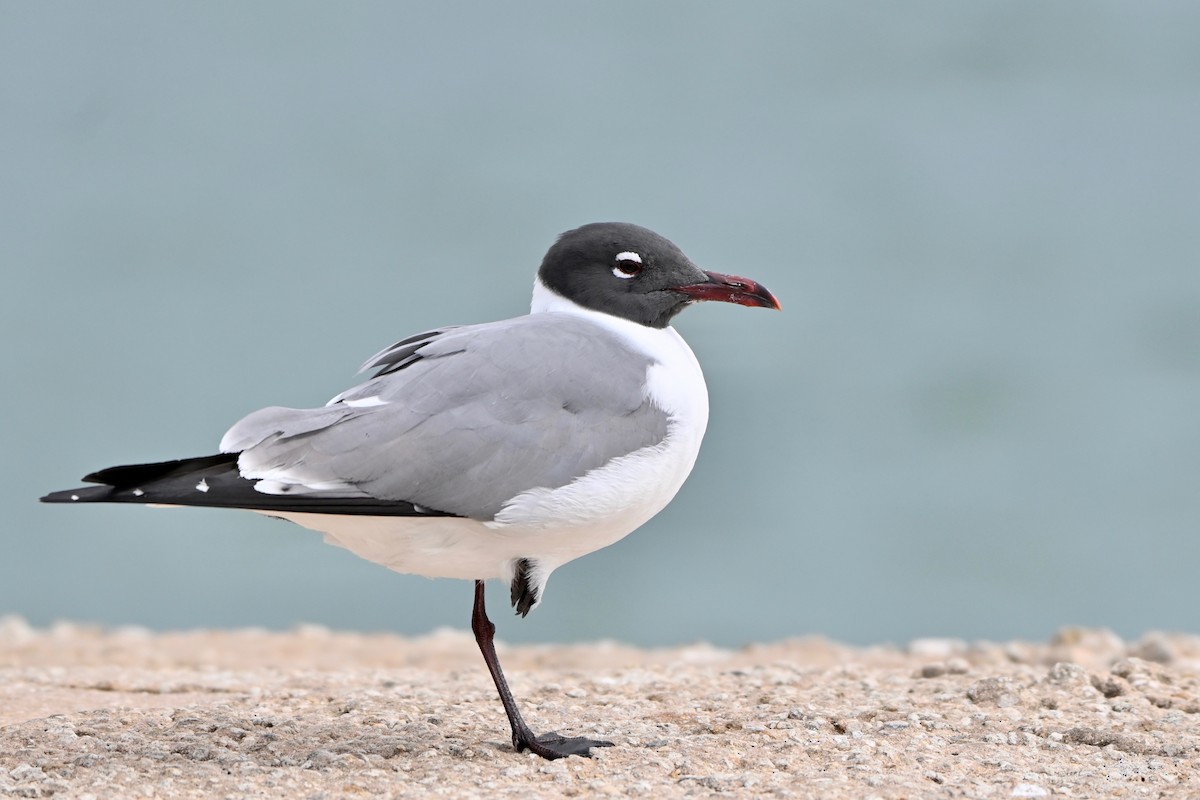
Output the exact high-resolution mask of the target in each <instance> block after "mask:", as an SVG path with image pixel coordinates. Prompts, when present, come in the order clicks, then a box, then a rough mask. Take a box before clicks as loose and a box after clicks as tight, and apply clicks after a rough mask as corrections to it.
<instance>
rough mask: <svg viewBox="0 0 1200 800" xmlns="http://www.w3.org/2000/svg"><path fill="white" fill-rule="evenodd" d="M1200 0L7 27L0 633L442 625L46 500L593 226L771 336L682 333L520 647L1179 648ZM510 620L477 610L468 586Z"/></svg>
mask: <svg viewBox="0 0 1200 800" xmlns="http://www.w3.org/2000/svg"><path fill="white" fill-rule="evenodd" d="M1198 31H1200V5H1197V4H1195V3H1190V2H1153V1H1151V2H1137V3H1120V2H1098V1H1097V0H1087V1H1086V2H1083V1H1080V2H1061V3H1054V4H1047V3H1042V2H1032V1H1017V2H1010V1H1007V0H1006V1H1005V2H999V1H996V0H993V1H991V2H979V3H969V4H967V3H959V2H915V3H904V4H898V3H885V2H822V3H801V2H778V3H692V2H665V3H635V2H606V3H591V4H565V3H553V2H534V3H505V4H483V3H461V2H452V3H403V4H400V3H396V4H391V3H370V2H358V3H353V4H341V3H327V4H316V3H301V4H293V3H282V2H264V3H236V2H226V3H192V4H187V3H149V2H147V3H120V2H115V3H75V2H64V3H42V2H9V3H5V4H3V5H0V270H2V275H3V284H2V289H0V359H2V360H0V369H2V370H3V373H2V374H3V376H4V383H5V388H4V391H3V392H0V420H3V422H2V429H0V437H2V438H0V447H2V454H3V458H2V459H0V508H2V509H3V519H2V522H0V613H16V614H21V615H23V616H25V617H26V618H27V619H29V620H30V621H32V622H34V623H36V624H39V625H43V624H48V623H50V622H52V621H53V620H55V619H60V618H67V619H72V620H82V621H95V622H101V623H105V624H140V625H147V626H151V627H154V628H179V627H191V626H242V625H257V626H268V627H287V626H290V625H293V624H296V623H299V622H314V623H321V624H326V625H331V626H336V627H344V628H354V629H363V630H376V629H386V630H397V631H401V632H406V633H419V632H423V631H427V630H430V629H431V628H434V627H437V626H442V625H453V626H456V627H465V626H466V624H467V621H468V613H469V610H470V603H471V592H470V587H469V586H468V585H467V584H465V583H462V582H455V581H428V580H425V579H423V578H417V577H408V576H399V575H395V574H392V573H389V572H388V571H386V570H385V569H383V568H381V567H378V566H375V565H373V564H369V563H366V562H362V561H359V560H357V559H356V558H354V557H353V556H351V555H350V554H348V553H346V552H344V551H341V550H337V549H334V548H331V547H329V546H327V545H324V544H322V543H321V541H320V538H319V536H317V535H316V534H313V533H311V532H308V531H305V530H303V529H300V528H295V527H292V526H288V525H285V524H282V523H278V522H275V521H271V520H265V519H260V518H258V517H255V516H252V515H242V514H238V513H236V512H221V511H193V510H182V511H167V510H145V509H140V508H128V507H117V508H114V507H89V508H64V507H61V506H55V507H50V506H42V505H39V504H38V503H37V502H36V498H37V497H38V496H39V495H41V494H43V493H44V492H46V491H49V490H52V489H60V488H68V487H71V486H74V485H77V479H78V478H79V477H80V476H81V475H83V474H84V473H85V472H88V471H90V470H92V469H96V468H100V467H104V466H109V465H111V464H115V463H126V462H132V461H143V460H156V459H165V458H172V457H178V456H183V455H200V454H206V453H209V452H212V451H214V449H215V446H216V443H217V441H218V439H219V438H220V435H221V434H222V432H223V431H224V430H225V428H226V427H227V426H228V425H229V424H231V423H232V422H233V421H235V420H236V419H238V418H239V417H240V416H242V415H243V414H245V413H247V412H249V411H251V410H253V409H255V408H258V407H261V406H264V405H277V404H281V405H309V404H320V403H323V402H324V401H325V400H326V399H328V398H329V397H330V396H332V395H333V394H335V393H337V392H338V391H340V390H341V389H342V388H344V387H346V386H348V385H349V384H350V382H351V381H353V380H354V379H355V378H354V370H355V369H356V368H357V366H358V364H360V363H361V361H362V360H363V359H365V358H366V357H367V356H369V355H370V354H371V353H373V352H375V351H376V350H377V349H379V348H380V347H382V346H384V345H386V344H388V343H390V342H392V341H395V340H396V339H398V338H401V337H403V336H405V335H407V334H410V333H413V332H417V331H421V330H424V329H427V328H430V327H433V326H436V325H441V324H446V323H460V322H473V321H483V320H488V319H497V318H502V317H506V316H512V315H515V314H519V313H523V312H524V310H525V309H526V308H527V304H528V296H529V289H530V284H531V280H532V275H533V271H534V269H535V268H536V265H537V263H538V262H539V260H540V258H541V255H542V253H543V252H544V250H545V248H546V247H547V246H548V245H549V243H550V242H551V241H552V239H553V237H554V236H555V235H557V234H558V233H559V232H561V231H563V230H566V229H568V228H571V227H574V226H576V225H578V224H581V223H584V222H588V221H594V220H607V219H618V220H628V221H633V222H638V223H640V224H643V225H646V226H648V227H651V228H654V229H656V230H658V231H660V232H661V233H663V234H665V235H667V236H669V237H671V238H672V239H674V240H675V241H676V242H678V243H679V244H680V245H681V246H682V247H683V248H684V250H685V251H686V252H688V253H689V254H690V255H691V256H692V257H693V258H694V259H695V260H696V261H697V262H699V263H701V264H703V265H704V266H706V267H707V268H709V269H716V270H720V271H724V272H733V273H739V274H744V275H748V276H751V277H753V278H756V279H758V280H760V281H762V282H763V283H764V284H765V285H767V286H768V287H770V288H771V289H772V290H774V291H775V292H776V293H777V294H778V295H779V297H780V298H781V299H782V301H783V304H784V309H785V310H784V313H782V314H768V313H766V312H762V311H751V310H747V309H741V308H734V307H723V306H722V307H702V308H698V309H694V310H690V311H689V312H687V313H686V314H685V315H684V316H683V317H681V318H680V320H679V322H678V327H679V329H680V330H681V332H682V333H683V334H684V335H685V336H686V337H687V338H688V340H689V342H690V343H691V344H692V347H693V349H694V350H695V351H696V352H697V354H698V356H699V358H700V361H701V363H702V364H703V365H704V368H705V371H706V374H707V377H708V382H709V386H710V390H711V393H712V418H711V421H710V425H709V435H708V438H707V440H706V444H705V447H704V450H703V451H702V453H701V457H700V461H699V463H698V465H697V467H696V470H695V472H694V473H693V475H692V478H691V480H690V481H689V483H688V484H687V485H686V486H685V487H684V489H683V491H682V492H681V493H680V495H679V497H678V498H677V499H676V502H675V503H674V504H673V505H671V506H670V507H669V508H668V509H667V510H666V511H665V512H663V513H662V514H661V515H660V516H659V517H658V518H656V519H655V520H653V521H652V522H651V523H650V524H648V525H646V526H645V527H644V528H643V529H642V530H640V531H639V532H637V533H636V534H634V535H633V536H631V537H629V538H627V539H626V540H624V541H622V542H621V543H619V544H618V545H616V546H614V547H612V548H609V549H608V550H605V551H602V552H599V553H596V554H593V555H591V556H589V557H587V558H585V559H582V560H579V561H577V562H574V563H572V564H570V565H568V566H566V567H564V568H562V569H560V570H559V571H557V572H556V573H555V575H554V577H553V578H552V579H551V582H550V585H549V589H548V592H547V596H546V601H545V603H544V604H543V605H542V606H541V607H540V608H539V609H538V610H537V611H535V612H534V613H533V614H532V615H531V616H530V617H529V619H527V620H523V621H516V620H508V619H501V621H500V635H501V636H502V637H503V638H506V639H508V640H516V641H530V640H534V641H571V640H586V639H595V638H616V639H622V640H627V641H631V642H636V643H642V644H648V645H665V644H671V643H676V642H687V641H692V640H696V639H706V640H709V641H714V642H716V643H719V644H725V645H737V644H740V643H743V642H746V641H751V640H759V639H776V638H781V637H787V636H795V635H803V634H809V633H818V634H825V635H828V636H832V637H835V638H838V639H843V640H848V641H852V642H877V641H903V640H906V639H908V638H910V637H916V636H961V637H965V638H980V637H987V638H993V639H1004V638H1009V637H1026V638H1040V637H1044V636H1046V635H1048V634H1049V633H1050V632H1052V631H1054V630H1055V629H1057V628H1059V627H1061V626H1064V625H1090V626H1106V627H1110V628H1112V629H1114V630H1115V631H1117V632H1118V633H1120V634H1122V635H1125V636H1137V635H1139V634H1141V633H1143V632H1145V631H1147V630H1152V629H1175V630H1186V631H1192V632H1196V631H1200V579H1198V578H1197V574H1198V572H1200V45H1198V44H1197V41H1198V40H1197V37H1198V33H1197V32H1198ZM493 592H494V595H493V605H494V606H495V607H496V608H500V606H501V603H502V599H501V598H502V596H503V595H504V594H505V593H504V592H502V591H501V590H500V587H499V586H496V587H495V588H494V589H493Z"/></svg>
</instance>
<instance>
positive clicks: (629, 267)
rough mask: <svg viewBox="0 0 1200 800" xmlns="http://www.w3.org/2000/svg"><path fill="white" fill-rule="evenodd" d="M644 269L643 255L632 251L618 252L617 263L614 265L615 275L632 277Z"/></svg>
mask: <svg viewBox="0 0 1200 800" xmlns="http://www.w3.org/2000/svg"><path fill="white" fill-rule="evenodd" d="M641 271H642V257H641V256H639V255H638V254H637V253H634V252H632V251H629V250H627V251H625V252H624V253H617V260H616V264H615V265H614V266H613V269H612V272H613V275H616V276H617V277H618V278H632V277H634V276H635V275H637V274H638V273H639V272H641Z"/></svg>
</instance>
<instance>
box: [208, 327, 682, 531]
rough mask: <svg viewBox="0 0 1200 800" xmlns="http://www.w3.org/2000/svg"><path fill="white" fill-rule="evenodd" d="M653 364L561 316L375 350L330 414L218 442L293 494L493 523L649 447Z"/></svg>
mask: <svg viewBox="0 0 1200 800" xmlns="http://www.w3.org/2000/svg"><path fill="white" fill-rule="evenodd" d="M650 363H651V362H650V361H649V359H648V358H647V357H646V356H644V355H642V354H640V353H637V352H636V351H634V350H632V349H630V348H629V347H628V346H627V345H626V344H624V343H623V342H621V341H620V340H619V339H617V338H616V337H615V336H613V335H612V334H611V333H609V332H607V331H606V330H604V329H603V328H601V327H599V326H597V325H595V324H594V323H592V322H589V321H587V320H584V319H581V318H579V317H575V316H573V315H569V314H557V313H546V314H533V315H530V316H524V317H517V318H515V319H510V320H504V321H501V322H493V323H487V324H483V325H470V326H464V327H457V328H450V329H444V330H441V331H433V332H430V333H428V334H421V335H419V336H414V337H411V338H409V339H406V340H404V341H402V342H398V343H397V344H395V345H393V346H392V347H389V348H387V349H386V350H384V351H382V352H381V353H379V354H378V355H377V356H375V357H374V358H372V359H371V360H370V361H368V362H367V368H375V367H379V368H381V370H380V372H379V373H378V374H377V375H376V376H375V377H373V378H371V379H370V380H368V381H366V382H365V383H362V384H360V385H358V386H356V387H354V388H353V389H350V390H348V391H346V392H343V393H342V394H340V395H338V396H337V397H335V398H334V399H333V400H331V401H330V404H329V405H328V406H326V407H324V408H319V409H282V408H268V409H263V410H261V411H256V412H255V413H253V414H251V415H249V416H248V417H246V418H245V419H243V420H242V421H241V422H239V423H237V424H236V425H235V426H234V427H233V428H231V429H230V431H229V433H227V434H226V436H225V438H224V439H223V440H222V443H221V446H222V450H223V451H225V452H238V451H240V452H241V456H240V458H239V461H238V463H239V466H240V468H241V471H242V474H243V475H245V476H246V477H252V478H255V477H257V478H262V477H269V478H271V479H274V480H280V479H281V476H283V477H284V478H286V480H287V481H288V482H296V483H302V484H304V485H305V486H307V487H308V488H304V487H300V486H297V487H296V491H297V492H298V493H299V492H306V493H314V492H313V490H314V489H315V490H316V492H315V493H331V494H341V495H343V496H344V495H355V494H360V495H366V496H371V497H376V498H380V499H387V500H405V501H408V502H411V503H416V504H418V505H421V506H425V507H428V508H433V509H437V510H439V511H445V512H448V513H452V514H458V515H461V516H467V517H473V518H476V519H491V518H492V517H494V516H495V514H496V513H497V512H498V511H499V510H500V508H501V507H502V506H503V504H504V503H505V502H506V501H508V500H510V499H511V498H513V497H514V496H515V495H517V494H519V493H521V492H523V491H526V490H528V489H532V488H535V487H545V488H557V487H560V486H564V485H566V484H568V483H570V482H571V481H572V480H574V479H575V478H577V477H579V476H581V475H583V474H584V473H586V472H588V471H590V470H592V469H595V468H597V467H600V466H602V465H604V464H605V463H607V462H608V461H610V460H611V459H613V458H616V457H618V456H623V455H626V454H628V453H631V452H633V451H635V450H638V449H641V448H643V447H648V446H651V445H656V444H658V443H660V442H661V441H662V440H663V438H664V437H665V436H666V432H667V415H666V414H665V412H663V411H662V410H661V409H659V408H657V407H655V406H653V405H651V404H650V402H649V401H648V400H647V398H646V396H645V392H644V389H643V385H644V382H645V378H646V370H647V368H648V367H649V366H650ZM364 401H365V402H364ZM356 402H358V403H360V405H357V406H356V405H354V404H355V403H356Z"/></svg>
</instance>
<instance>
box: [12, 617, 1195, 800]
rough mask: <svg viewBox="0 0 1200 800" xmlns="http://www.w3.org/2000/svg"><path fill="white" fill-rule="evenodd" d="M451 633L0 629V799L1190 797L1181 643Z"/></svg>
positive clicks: (1190, 678) (1190, 703) (1075, 633)
mask: <svg viewBox="0 0 1200 800" xmlns="http://www.w3.org/2000/svg"><path fill="white" fill-rule="evenodd" d="M501 658H502V659H503V661H504V663H505V667H506V669H507V671H508V673H509V678H510V681H511V682H512V684H513V689H514V691H515V692H516V694H517V696H518V698H519V699H520V701H521V702H522V705H523V707H524V709H525V714H526V716H527V718H528V719H529V721H530V723H531V724H532V725H533V726H534V727H535V729H537V730H541V731H544V730H549V729H558V730H560V731H561V732H563V733H572V734H590V735H598V736H600V737H603V738H608V739H611V740H612V741H613V742H615V743H616V746H615V747H612V748H608V749H605V750H602V751H600V752H599V755H598V756H597V757H596V758H594V759H582V758H569V759H564V760H561V761H556V762H552V763H551V762H545V761H542V760H540V759H538V758H536V757H535V756H530V755H528V754H517V753H514V752H513V751H512V747H511V745H510V744H509V742H508V731H507V726H506V723H505V721H504V717H503V712H502V710H501V707H500V704H499V702H498V701H497V699H496V697H495V693H494V690H493V687H492V686H491V684H490V683H489V679H488V676H487V673H486V671H485V670H484V668H483V665H482V661H481V659H480V658H479V655H478V653H477V651H476V650H475V645H474V641H473V640H472V639H471V637H470V635H469V634H467V633H461V632H443V633H437V634H434V635H431V636H428V637H422V638H416V639H404V638H400V637H396V636H387V635H360V634H344V633H333V632H329V631H326V630H323V629H316V628H314V629H301V630H297V631H294V632H290V633H267V632H263V631H235V632H225V631H196V632H189V633H179V634H150V633H148V632H146V631H142V630H118V631H99V630H94V629H89V628H81V627H77V626H72V625H59V626H56V627H54V628H52V629H50V630H48V631H40V630H33V629H31V628H29V626H27V625H26V624H25V623H24V622H22V621H21V620H19V619H15V618H7V619H4V620H2V621H0V674H2V676H3V680H2V684H0V796H15V797H52V796H53V797H63V798H65V797H73V798H74V797H78V798H86V797H94V798H107V797H122V798H140V797H164V798H169V797H196V798H200V797H204V798H239V797H279V798H334V797H367V796H374V795H378V796H384V797H428V796H445V797H472V796H479V797H490V798H495V797H521V798H539V797H545V798H553V797H593V796H641V797H650V798H662V797H714V796H730V797H759V796H777V797H821V798H871V797H880V798H901V797H906V798H907V797H996V798H1000V797H1049V796H1067V797H1081V798H1083V797H1086V798H1093V797H1193V798H1200V637H1196V636H1181V635H1177V636H1167V635H1152V636H1148V637H1146V638H1145V639H1143V640H1142V641H1140V642H1135V643H1126V642H1122V641H1121V640H1119V639H1117V638H1116V637H1115V636H1113V635H1111V634H1108V633H1105V632H1103V631H1083V630H1068V631H1063V632H1062V633H1060V634H1059V635H1058V636H1057V637H1056V638H1055V640H1054V641H1052V642H1049V643H1046V644H1025V643H1009V644H988V643H972V644H968V643H964V642H958V641H953V640H922V641H917V642H912V643H910V645H909V646H908V647H907V648H904V649H896V648H882V647H881V648H868V649H860V648H851V647H844V646H840V645H837V644H833V643H830V642H827V641H824V640H819V639H813V640H807V639H806V640H797V641H791V642H783V643H779V644H772V645H762V646H755V647H751V648H747V649H744V650H740V651H725V650H718V649H714V648H710V647H705V646H696V647H687V648H681V649H674V650H662V651H646V650H638V649H634V648H628V647H623V646H619V645H612V644H597V645H585V646H571V647H505V648H502V649H501Z"/></svg>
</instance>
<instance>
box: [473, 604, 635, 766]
mask: <svg viewBox="0 0 1200 800" xmlns="http://www.w3.org/2000/svg"><path fill="white" fill-rule="evenodd" d="M471 630H472V631H474V632H475V641H476V642H478V643H479V652H481V653H483V661H484V663H486V664H487V668H488V672H490V673H492V680H493V681H495V682H496V691H497V692H499V693H500V702H501V703H504V713H505V714H508V724H509V725H511V726H512V743H513V747H514V748H515V749H516V751H517V752H518V753H520V752H523V751H525V750H528V751H530V752H531V753H537V754H538V755H539V756H541V757H542V758H547V759H551V760H553V759H556V758H562V757H563V756H587V757H589V758H590V757H591V755H592V748H593V747H612V742H603V741H600V740H598V739H584V738H582V737H580V738H573V739H572V738H567V737H565V736H559V735H558V734H557V733H547V734H545V735H543V736H536V735H534V733H533V731H531V730H530V729H529V726H528V725H526V724H525V720H523V719H521V712H520V711H519V710H518V709H517V701H516V700H514V699H513V696H512V692H511V691H509V688H508V681H506V680H504V672H502V671H501V669H500V659H499V658H497V657H496V645H495V644H494V642H493V638H494V637H495V635H496V626H495V625H493V624H492V621H491V620H490V619H488V617H487V609H485V608H484V603H483V581H475V610H474V611H472V612H471Z"/></svg>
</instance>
